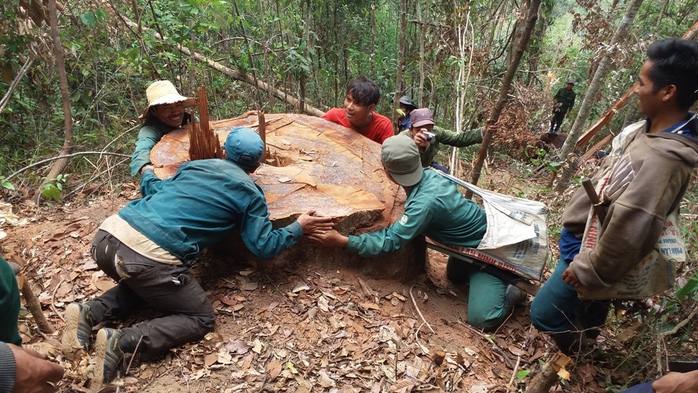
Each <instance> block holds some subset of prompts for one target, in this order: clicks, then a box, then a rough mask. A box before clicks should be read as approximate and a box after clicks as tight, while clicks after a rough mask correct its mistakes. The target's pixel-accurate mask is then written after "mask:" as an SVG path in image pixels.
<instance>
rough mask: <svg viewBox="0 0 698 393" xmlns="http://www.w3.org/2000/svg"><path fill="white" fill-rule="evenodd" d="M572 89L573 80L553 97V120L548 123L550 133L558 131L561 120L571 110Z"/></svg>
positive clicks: (572, 104)
mask: <svg viewBox="0 0 698 393" xmlns="http://www.w3.org/2000/svg"><path fill="white" fill-rule="evenodd" d="M573 87H574V80H572V79H570V80H568V81H567V86H565V87H563V88H561V89H560V90H558V91H557V93H556V94H555V97H553V100H555V105H553V119H552V120H551V121H550V133H551V134H557V132H558V131H559V130H560V125H561V124H562V120H564V119H565V116H566V115H567V113H569V111H570V110H572V107H573V106H574V99H575V98H576V96H577V95H576V94H575V93H574V90H572V88H573Z"/></svg>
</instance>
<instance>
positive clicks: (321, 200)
mask: <svg viewBox="0 0 698 393" xmlns="http://www.w3.org/2000/svg"><path fill="white" fill-rule="evenodd" d="M211 124H212V127H213V129H214V133H215V134H216V135H217V136H218V139H219V140H220V142H221V144H222V143H223V142H224V141H225V139H226V137H227V135H228V133H230V130H232V129H233V128H234V127H239V126H245V127H250V128H253V129H255V128H256V129H258V128H259V119H258V118H255V117H253V116H251V117H246V118H236V119H228V120H219V121H214V122H212V123H211ZM262 124H264V125H265V139H266V146H267V148H268V152H269V154H268V156H267V157H266V159H265V161H264V164H265V165H262V166H261V167H260V168H259V169H258V170H257V171H256V172H254V173H253V174H252V175H251V176H250V177H251V178H252V179H253V181H254V182H255V183H257V184H258V185H259V186H260V187H261V188H262V189H263V190H264V194H265V196H266V199H267V202H268V204H269V214H270V219H271V220H272V222H273V224H274V227H275V228H278V227H281V226H284V225H287V224H289V223H291V222H293V221H294V220H295V219H296V218H297V217H298V216H299V215H300V214H302V213H304V212H306V211H308V210H316V211H317V213H316V214H318V215H321V216H331V217H338V218H339V222H338V223H337V224H336V225H335V228H336V229H337V230H338V231H339V232H340V233H343V234H359V233H364V232H372V231H375V230H380V229H383V228H386V227H388V226H389V225H390V224H391V223H392V222H394V221H396V220H398V219H399V218H400V216H401V215H402V212H403V209H404V208H403V206H404V198H405V194H404V192H403V191H402V190H401V189H400V188H399V187H398V186H397V185H396V184H394V183H393V182H391V181H390V180H389V179H388V178H387V176H386V175H385V173H384V172H383V167H382V165H381V161H380V145H379V144H378V143H375V142H373V141H371V140H370V139H368V138H365V137H364V136H362V135H360V134H359V133H357V132H355V131H353V130H350V129H348V128H345V127H342V126H340V125H338V124H335V123H332V122H329V121H327V120H324V119H322V118H318V117H313V116H307V115H300V114H265V115H264V120H263V123H262ZM188 145H189V136H188V132H187V129H180V130H175V131H173V132H170V133H169V134H166V135H165V136H164V137H163V138H162V140H160V142H158V144H156V145H155V147H154V148H153V150H152V151H151V155H150V160H151V162H152V163H153V164H154V165H155V174H156V175H157V176H159V177H160V178H168V177H170V176H173V175H174V174H175V172H176V171H177V168H178V167H179V166H180V165H181V164H182V163H183V162H184V161H187V159H188V155H187V148H188ZM226 243H227V244H226V246H228V244H231V245H230V247H234V249H235V253H230V254H228V255H236V258H238V259H237V260H236V261H238V262H245V261H246V262H249V263H253V264H256V263H259V262H261V261H259V260H257V259H256V258H255V257H253V256H252V254H251V253H249V252H247V250H246V248H245V247H244V246H243V244H242V242H241V241H240V240H239V235H238V236H234V238H233V239H232V241H230V242H226ZM240 259H242V260H240ZM425 259H426V246H425V243H424V240H423V238H421V237H419V238H418V239H416V241H412V242H410V243H409V244H408V245H407V246H406V247H404V248H403V249H402V250H400V251H398V252H394V253H390V254H388V255H384V256H381V257H380V258H370V259H368V258H362V257H359V256H357V255H354V254H349V253H346V252H344V251H343V250H341V249H334V248H332V249H330V248H320V247H315V246H312V245H310V244H309V243H307V242H305V241H304V240H301V242H299V244H297V245H295V246H294V247H291V248H290V249H289V250H287V251H285V252H283V253H282V254H281V255H279V256H277V257H276V258H274V259H272V260H271V261H265V262H264V264H265V265H269V266H284V265H288V264H290V263H291V262H296V261H313V263H315V264H317V263H319V264H321V265H325V266H327V267H329V268H334V267H336V268H340V267H352V268H357V269H359V270H361V271H362V272H364V273H366V274H369V275H371V276H374V277H392V278H398V279H408V278H411V277H414V276H415V275H416V274H418V273H421V272H422V271H423V269H424V261H425Z"/></svg>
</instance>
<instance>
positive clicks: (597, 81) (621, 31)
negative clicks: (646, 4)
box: [556, 0, 642, 192]
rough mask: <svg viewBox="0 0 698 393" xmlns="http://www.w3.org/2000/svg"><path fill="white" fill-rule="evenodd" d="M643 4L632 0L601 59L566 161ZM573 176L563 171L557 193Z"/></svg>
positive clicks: (562, 151)
mask: <svg viewBox="0 0 698 393" xmlns="http://www.w3.org/2000/svg"><path fill="white" fill-rule="evenodd" d="M641 4H642V0H632V2H631V3H630V5H628V8H627V10H626V11H625V15H624V16H623V19H622V20H621V22H620V24H619V25H618V28H617V29H616V32H615V33H614V34H613V38H611V42H610V44H609V46H608V48H609V49H607V50H606V53H605V54H604V55H603V57H602V58H601V61H600V62H599V66H598V67H597V69H596V72H595V73H594V77H593V78H592V80H591V83H589V87H588V88H587V91H586V93H585V94H584V99H583V100H582V104H581V105H580V107H579V112H578V113H577V118H576V119H575V120H574V124H573V125H572V129H571V130H570V132H569V135H568V136H567V140H566V141H565V144H564V145H562V149H560V157H561V158H563V159H565V158H566V157H567V156H568V155H569V154H570V153H571V152H572V151H573V149H574V147H575V144H576V142H577V139H578V138H579V136H580V135H581V134H582V131H583V130H584V129H583V127H584V124H585V123H586V121H587V120H588V119H589V114H590V113H591V109H592V108H593V106H594V104H595V103H596V100H597V97H598V95H599V92H600V91H601V87H602V86H603V82H604V79H605V78H606V75H608V72H609V71H610V70H611V54H612V53H611V52H612V51H613V50H615V48H617V47H618V46H619V45H620V43H621V42H622V41H623V40H625V37H626V36H627V35H628V31H629V30H630V26H631V25H632V23H633V20H634V19H635V15H637V11H638V9H639V8H640V5H641ZM573 174H574V172H572V169H571V168H570V169H569V170H563V171H562V173H561V175H560V176H561V179H560V181H559V182H558V183H557V185H558V188H557V189H556V191H557V192H562V191H564V189H565V188H567V182H568V181H569V178H571V176H572V175H573Z"/></svg>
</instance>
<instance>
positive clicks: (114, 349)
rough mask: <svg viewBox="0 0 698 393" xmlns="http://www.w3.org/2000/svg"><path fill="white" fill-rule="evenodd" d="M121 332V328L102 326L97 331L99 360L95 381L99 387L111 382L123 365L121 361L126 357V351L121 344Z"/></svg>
mask: <svg viewBox="0 0 698 393" xmlns="http://www.w3.org/2000/svg"><path fill="white" fill-rule="evenodd" d="M121 334H122V332H121V330H119V329H109V328H102V329H99V332H97V340H96V341H95V355H96V356H97V362H96V364H95V368H94V377H93V383H95V384H96V385H95V386H97V387H101V386H102V385H103V384H105V383H109V382H111V380H112V379H114V377H116V372H117V371H118V370H119V367H120V366H121V361H122V360H123V358H124V352H123V351H122V350H121V347H120V346H119V339H120V338H121Z"/></svg>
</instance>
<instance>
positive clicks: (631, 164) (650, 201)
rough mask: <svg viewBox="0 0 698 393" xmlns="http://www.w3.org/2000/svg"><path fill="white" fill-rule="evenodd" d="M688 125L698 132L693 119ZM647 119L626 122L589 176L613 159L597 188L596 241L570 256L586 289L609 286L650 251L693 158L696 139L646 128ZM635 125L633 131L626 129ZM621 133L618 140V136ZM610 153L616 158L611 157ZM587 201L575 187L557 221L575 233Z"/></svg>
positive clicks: (696, 159) (697, 156)
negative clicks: (603, 209)
mask: <svg viewBox="0 0 698 393" xmlns="http://www.w3.org/2000/svg"><path fill="white" fill-rule="evenodd" d="M684 128H689V129H690V130H691V132H692V134H693V135H694V136H696V135H698V120H693V121H691V122H690V123H689V124H688V125H686V126H685V127H684ZM648 129H649V123H648V121H641V122H638V123H635V124H631V125H630V126H628V127H626V128H625V129H624V130H623V132H622V133H621V134H620V135H619V136H618V137H616V140H614V150H613V152H612V153H611V156H609V157H607V158H606V159H605V160H604V162H603V163H602V167H601V168H600V169H599V171H598V172H597V173H596V174H595V175H594V177H593V178H592V182H593V183H594V186H596V183H597V182H598V180H599V178H600V177H601V174H603V173H604V172H605V171H604V169H605V168H607V167H608V165H609V162H611V161H613V163H612V164H611V165H613V168H612V169H611V170H612V174H611V180H610V182H609V185H608V186H607V187H606V188H605V189H604V191H603V192H602V195H601V197H602V200H603V201H604V202H605V205H606V206H608V212H607V215H606V219H605V221H604V223H603V227H602V229H603V231H602V234H601V236H600V237H599V239H598V243H597V245H596V247H595V248H594V249H592V250H583V251H582V252H580V253H579V254H578V255H577V256H576V257H575V258H574V261H573V265H572V269H573V271H574V273H575V276H576V277H577V279H578V280H579V281H580V282H581V283H582V284H583V285H584V286H585V287H586V288H588V289H594V288H603V287H609V286H611V285H613V284H614V283H616V282H617V281H619V280H620V279H621V278H622V277H623V276H624V275H625V274H626V273H627V272H628V271H629V270H631V269H632V268H633V267H634V266H635V265H636V264H637V263H639V262H640V261H641V260H642V258H644V257H645V256H646V255H647V254H649V253H650V251H652V249H653V248H654V247H655V246H656V243H657V240H658V239H659V236H660V234H661V232H662V227H663V225H664V220H665V219H666V217H667V215H669V214H670V213H671V212H673V211H674V210H677V209H678V208H679V203H680V202H681V199H682V198H683V195H684V193H685V192H686V189H687V188H688V185H689V182H690V180H691V172H692V171H693V168H695V167H696V165H697V164H698V139H696V138H691V137H688V136H684V135H677V134H671V133H667V132H663V133H659V134H647V133H646V131H647V130H648ZM633 131H637V132H636V133H635V134H634V135H632V134H631V133H632V132H633ZM628 134H631V135H632V136H630V137H626V139H627V140H626V141H624V142H619V139H618V138H623V137H625V136H627V135H628ZM614 157H617V159H615V160H614ZM590 207H591V202H590V201H589V198H588V197H587V195H586V193H585V192H584V189H583V188H580V189H578V190H577V191H576V192H575V194H574V195H573V196H572V199H571V201H570V203H569V204H568V205H567V207H566V208H565V211H564V212H563V215H562V224H563V226H564V227H565V228H567V230H568V231H570V232H571V233H572V234H574V235H575V236H576V237H578V238H581V237H582V235H583V234H584V228H585V225H586V221H587V216H588V214H589V209H590Z"/></svg>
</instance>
